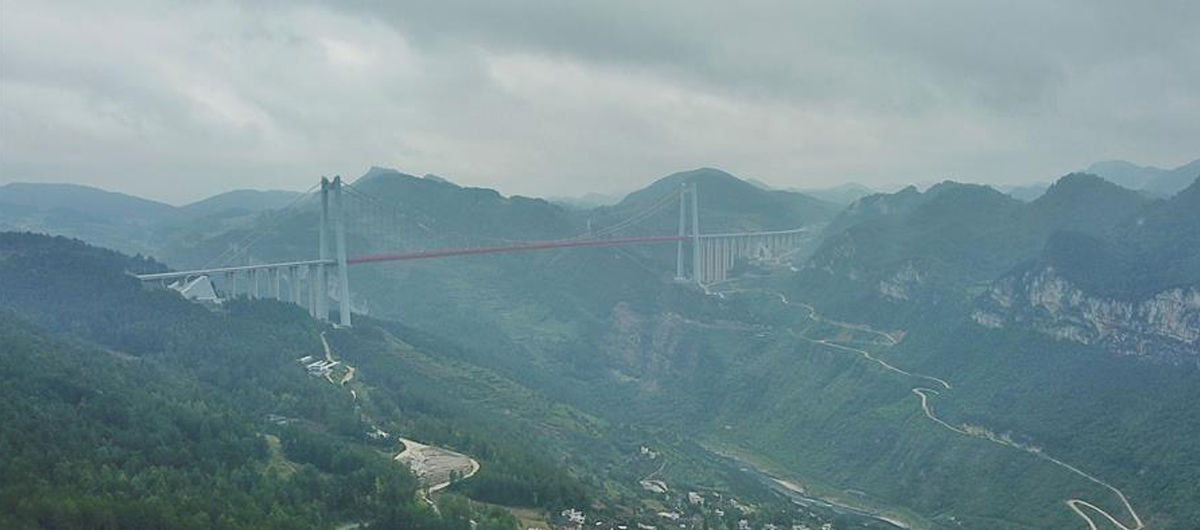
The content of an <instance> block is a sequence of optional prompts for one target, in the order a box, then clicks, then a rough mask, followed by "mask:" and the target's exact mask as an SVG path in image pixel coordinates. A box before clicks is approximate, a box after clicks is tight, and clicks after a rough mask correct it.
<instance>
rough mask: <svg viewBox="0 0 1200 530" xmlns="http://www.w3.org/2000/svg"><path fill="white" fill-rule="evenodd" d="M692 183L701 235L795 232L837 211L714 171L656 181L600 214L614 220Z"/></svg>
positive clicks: (799, 195)
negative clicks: (738, 232)
mask: <svg viewBox="0 0 1200 530" xmlns="http://www.w3.org/2000/svg"><path fill="white" fill-rule="evenodd" d="M693 182H694V183H696V185H697V186H698V189H699V202H700V211H701V212H703V218H702V220H701V223H702V224H701V227H700V229H701V232H725V231H737V230H785V229H790V228H798V227H801V226H805V225H810V224H813V223H818V222H821V221H825V220H827V219H828V218H830V217H831V216H833V215H834V214H835V213H836V212H837V209H838V207H837V205H836V204H834V203H830V202H827V201H823V200H820V199H817V198H814V197H810V196H808V195H805V194H803V193H796V192H791V191H780V190H768V189H763V188H760V187H758V186H755V185H754V184H751V183H750V182H747V181H745V180H742V179H739V178H737V177H735V176H733V175H730V174H729V173H726V172H724V171H721V170H719V169H713V168H700V169H694V170H691V171H683V172H679V173H674V174H671V175H668V176H666V177H663V178H660V179H658V180H656V181H654V182H653V183H652V184H650V185H649V186H646V187H645V188H642V189H640V190H638V191H635V192H633V193H630V194H629V195H627V196H626V197H625V199H623V200H622V201H621V202H619V203H617V204H616V205H614V206H612V207H611V208H609V209H603V210H605V212H604V213H608V214H611V215H614V216H616V217H618V218H619V217H620V216H621V214H622V213H623V212H629V211H633V210H636V209H638V208H641V207H644V206H646V205H648V204H650V203H652V202H654V201H657V200H658V199H660V198H662V197H664V196H667V195H669V194H671V193H674V192H675V191H676V190H678V189H680V188H681V187H682V186H683V185H684V184H690V183H693Z"/></svg>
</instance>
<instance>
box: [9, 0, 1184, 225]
mask: <svg viewBox="0 0 1200 530" xmlns="http://www.w3.org/2000/svg"><path fill="white" fill-rule="evenodd" d="M0 13H3V15H4V16H0V180H3V181H8V180H73V181H81V182H85V183H91V184H97V185H103V186H107V187H110V188H117V189H123V190H129V191H132V192H136V193H144V194H147V195H150V196H153V197H160V198H166V199H170V200H175V201H182V200H187V199H193V198H196V197H198V196H201V195H204V194H207V193H214V192H217V191H221V190H223V189H227V188H230V187H234V186H240V187H244V186H254V187H289V188H301V189H303V188H306V187H307V184H308V182H309V181H311V180H312V178H313V177H314V176H315V175H319V174H322V173H343V174H347V175H354V174H357V173H358V172H360V171H362V170H363V169H365V168H366V167H367V166H369V165H372V164H385V165H393V166H398V167H400V168H401V169H405V170H408V171H412V172H418V173H420V172H436V173H439V174H445V175H448V176H450V177H452V178H455V179H456V180H459V181H462V182H465V183H470V184H477V185H488V186H496V187H499V188H501V189H502V190H503V191H507V192H519V193H526V194H539V195H563V194H570V193H580V192H583V191H592V190H595V191H615V190H622V189H629V188H632V187H635V186H638V185H641V184H643V183H644V182H645V181H646V180H648V179H650V178H653V177H655V176H658V175H661V174H663V173H667V172H670V171H675V170H679V169H685V168H690V167H695V166H700V165H713V166H719V167H725V168H727V169H729V170H731V171H734V172H737V173H741V174H744V175H746V176H753V177H755V178H759V179H762V180H766V181H768V182H773V183H776V184H780V185H798V186H812V185H820V184H827V183H835V182H840V181H845V180H859V181H867V182H871V183H876V184H879V185H885V186H886V185H891V184H898V183H900V182H903V181H913V180H930V179H935V178H940V177H943V176H946V175H955V176H958V177H960V178H964V179H973V180H982V181H995V182H1001V181H1002V182H1021V181H1030V180H1042V179H1048V178H1052V177H1053V176H1054V175H1056V174H1060V173H1063V172H1066V171H1069V170H1072V169H1077V168H1079V167H1084V166H1086V165H1087V164H1088V163H1090V162H1092V161H1094V160H1097V159H1107V158H1129V159H1133V160H1135V161H1139V162H1142V163H1152V164H1159V165H1167V166H1169V165H1172V164H1176V163H1182V162H1186V161H1188V160H1190V159H1191V158H1194V157H1196V156H1197V155H1198V154H1200V150H1198V149H1197V147H1196V146H1197V144H1196V142H1195V140H1194V139H1195V138H1200V125H1198V124H1200V66H1197V63H1200V61H1195V57H1200V37H1198V36H1197V33H1196V32H1195V29H1194V27H1195V24H1194V23H1195V21H1197V20H1200V7H1197V6H1196V4H1195V3H1193V2H1157V3H1154V4H1153V7H1146V6H1144V5H1138V4H1135V3H1127V2H1099V3H1097V2H1084V1H1079V2H1016V3H1013V2H753V3H748V2H744V3H730V2H704V1H663V2H535V1H510V2H460V1H408V2H366V1H355V0H352V1H349V2H332V1H330V2H309V3H304V4H294V3H283V2H279V3H258V2H253V3H217V4H203V5H200V4H192V3H179V4H175V3H167V4H164V3H158V2H145V3H141V2H128V3H117V4H103V5H94V4H92V3H79V4H73V5H72V4H57V3H56V4H54V5H43V4H39V3H24V2H11V1H7V0H5V1H3V2H2V3H0Z"/></svg>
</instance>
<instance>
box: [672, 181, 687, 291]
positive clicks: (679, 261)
mask: <svg viewBox="0 0 1200 530" xmlns="http://www.w3.org/2000/svg"><path fill="white" fill-rule="evenodd" d="M686 230H687V188H686V187H683V188H681V189H680V191H679V243H678V244H677V246H676V249H675V281H683V279H684V276H683V238H684V236H685V235H686V233H685V231H686Z"/></svg>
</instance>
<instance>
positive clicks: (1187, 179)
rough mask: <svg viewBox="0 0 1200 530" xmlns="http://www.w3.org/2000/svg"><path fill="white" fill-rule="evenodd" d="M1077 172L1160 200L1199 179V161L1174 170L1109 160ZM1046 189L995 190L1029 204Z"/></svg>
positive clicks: (1009, 187)
mask: <svg viewBox="0 0 1200 530" xmlns="http://www.w3.org/2000/svg"><path fill="white" fill-rule="evenodd" d="M1079 172H1080V173H1089V174H1092V175H1097V176H1099V177H1102V178H1104V179H1105V180H1108V181H1110V182H1113V183H1115V184H1118V185H1120V186H1123V187H1125V188H1129V189H1131V190H1137V191H1141V192H1143V193H1145V194H1147V195H1149V196H1151V197H1158V198H1163V197H1169V196H1171V195H1174V194H1176V193H1179V192H1180V191H1182V190H1183V189H1184V188H1186V187H1188V185H1189V184H1191V183H1192V181H1194V180H1196V177H1198V176H1200V159H1196V160H1193V161H1191V162H1188V163H1187V164H1184V165H1182V166H1179V167H1177V168H1175V169H1162V168H1157V167H1154V166H1139V165H1137V164H1134V163H1133V162H1128V161H1125V160H1109V161H1105V162H1096V163H1094V164H1092V165H1090V166H1088V167H1087V169H1083V170H1081V171H1079ZM1048 187H1050V183H1048V182H1046V183H1043V182H1035V183H1031V184H1024V185H1007V186H1000V187H999V188H998V189H1000V191H1003V192H1004V193H1007V194H1009V195H1012V196H1013V197H1015V198H1017V199H1021V200H1023V201H1026V202H1028V201H1032V200H1034V199H1036V198H1038V197H1040V196H1041V195H1042V193H1045V191H1046V188H1048Z"/></svg>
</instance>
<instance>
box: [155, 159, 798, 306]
mask: <svg viewBox="0 0 1200 530" xmlns="http://www.w3.org/2000/svg"><path fill="white" fill-rule="evenodd" d="M318 188H319V191H318ZM698 197H699V192H698V189H697V185H696V183H695V182H690V183H685V184H683V185H681V186H680V187H679V188H678V189H676V190H675V191H673V192H671V193H669V194H666V195H665V196H663V197H661V198H659V199H658V200H655V201H652V202H649V203H648V204H647V205H645V206H644V207H641V208H640V209H639V210H637V211H635V212H632V213H629V214H628V215H625V216H624V217H623V218H622V219H620V220H618V221H615V222H612V223H610V224H609V225H608V226H606V227H603V228H599V229H593V227H592V226H591V225H592V223H591V222H589V223H588V228H587V230H586V232H584V233H582V234H579V235H576V236H573V237H566V238H555V239H542V240H512V239H505V238H502V237H496V236H490V237H489V236H484V235H481V234H478V233H471V232H470V231H467V232H465V233H464V231H462V230H457V231H456V230H455V229H453V228H452V227H442V226H439V223H438V222H437V220H436V219H434V218H433V217H432V216H430V215H427V214H422V213H421V212H420V211H419V208H414V207H412V206H413V205H407V206H409V207H408V208H405V207H403V206H405V205H399V204H394V203H388V202H387V201H385V200H383V199H381V198H379V197H377V196H376V195H375V194H373V193H371V192H369V191H364V190H360V189H358V188H356V187H355V186H354V185H351V184H348V183H344V182H343V181H342V179H341V177H334V178H333V179H328V178H322V179H321V181H320V183H319V184H318V185H315V186H313V188H311V189H309V190H308V191H307V192H305V193H304V194H302V195H301V196H300V197H298V198H297V199H296V200H295V201H293V202H292V204H290V205H288V206H287V207H285V208H284V209H282V210H281V211H280V212H275V213H274V214H272V216H271V217H272V219H274V220H275V222H274V223H271V222H268V223H266V224H265V226H260V227H258V228H257V229H255V230H253V231H251V232H250V233H249V234H247V235H246V236H245V237H244V238H243V239H242V240H241V241H239V242H238V243H236V244H234V245H231V246H230V247H229V248H228V249H227V250H226V251H225V252H224V253H222V254H221V255H220V256H218V257H217V258H215V259H214V260H213V261H212V262H211V263H210V265H209V266H205V267H202V268H198V269H192V270H183V271H173V272H164V273H153V274H138V275H136V277H137V278H138V279H140V280H142V281H143V282H152V283H161V284H163V285H167V284H168V282H173V283H172V285H174V286H176V288H182V287H184V286H187V285H190V284H193V283H194V282H204V283H205V284H207V285H208V286H210V287H212V286H213V285H215V284H219V285H220V291H219V292H220V295H217V294H216V293H217V292H218V291H217V290H216V289H213V291H212V292H213V293H214V294H213V296H220V297H222V298H233V297H237V296H239V295H245V296H248V297H251V298H261V297H268V298H275V299H279V300H286V301H289V302H292V303H295V304H298V305H301V306H303V307H305V308H307V309H308V310H309V312H310V313H311V314H312V315H313V316H314V317H316V318H320V319H322V320H328V318H329V313H330V301H331V300H334V301H336V302H337V306H338V307H337V309H338V323H339V324H340V325H343V326H349V325H350V323H351V305H350V301H351V298H350V295H349V293H350V276H349V273H348V269H349V267H352V266H356V265H364V264H371V263H387V262H404V261H413V260H426V259H435V258H451V257H461V256H472V255H485V254H507V253H518V252H532V251H544V250H551V249H568V248H586V247H625V246H633V245H670V244H674V245H675V247H676V248H675V251H676V252H675V254H676V256H675V280H676V281H679V282H694V283H697V284H700V285H707V284H711V283H714V282H718V281H722V280H724V279H726V278H727V277H728V274H729V271H730V269H732V268H733V266H734V264H735V262H736V261H737V260H738V259H742V258H754V259H773V258H778V257H780V256H782V255H784V254H786V253H787V252H789V251H791V250H792V249H794V248H796V247H797V246H798V245H799V244H800V243H801V242H802V241H803V240H804V237H805V235H806V234H807V232H808V230H807V229H805V228H795V229H790V230H777V231H757V232H723V233H708V234H704V233H701V232H700V218H701V215H700V209H699V205H700V202H699V198H698ZM314 200H315V202H316V203H317V205H316V209H317V211H318V219H317V225H318V226H317V238H316V239H317V252H316V254H317V257H316V258H315V259H313V258H310V259H293V260H278V261H270V262H263V263H249V264H245V265H235V264H231V263H232V262H233V261H234V260H236V259H239V258H241V257H245V258H246V259H247V260H250V258H249V249H251V248H253V247H254V245H255V244H258V243H260V242H261V241H262V240H263V239H264V238H266V237H268V236H269V235H270V234H271V233H272V229H273V228H274V225H275V224H277V223H278V221H279V220H280V219H284V218H287V215H288V214H289V212H291V213H295V212H294V211H299V210H303V209H304V208H307V207H309V205H311V203H312V202H313V201H314ZM672 209H674V210H675V211H674V212H672V211H671V210H672ZM676 215H677V219H678V222H677V224H676V223H675V222H674V221H675V219H674V217H675V216H676ZM668 217H670V218H671V219H670V220H669V221H668V220H666V219H665V218H668ZM664 226H666V227H669V228H667V230H670V229H671V228H674V230H673V231H671V232H670V233H661V232H662V231H663V227H664ZM656 230H657V231H658V232H659V233H657V234H656V233H653V232H654V231H656ZM648 231H649V233H647V232H648ZM351 238H352V240H353V242H354V244H355V245H356V246H355V248H354V249H353V252H352V251H351V249H350V246H351V242H350V241H351Z"/></svg>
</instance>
